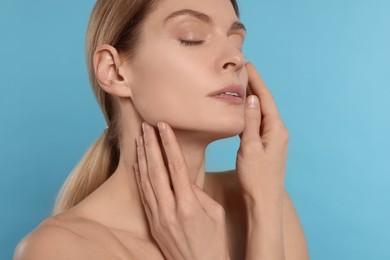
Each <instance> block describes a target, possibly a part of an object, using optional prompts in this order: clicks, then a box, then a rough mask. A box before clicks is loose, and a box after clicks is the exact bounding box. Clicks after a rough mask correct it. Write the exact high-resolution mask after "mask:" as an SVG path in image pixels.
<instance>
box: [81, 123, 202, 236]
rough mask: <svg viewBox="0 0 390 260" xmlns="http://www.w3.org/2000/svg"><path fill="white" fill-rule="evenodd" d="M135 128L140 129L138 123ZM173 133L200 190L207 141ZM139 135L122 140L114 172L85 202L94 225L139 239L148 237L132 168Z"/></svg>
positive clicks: (184, 132) (138, 133)
mask: <svg viewBox="0 0 390 260" xmlns="http://www.w3.org/2000/svg"><path fill="white" fill-rule="evenodd" d="M138 129H141V123H139V128H138ZM173 130H174V132H175V136H176V139H177V141H178V143H179V145H180V147H181V150H182V152H183V155H184V158H185V160H186V164H187V168H188V173H189V177H190V180H191V182H192V183H194V184H196V185H197V186H199V187H200V188H202V189H203V187H204V183H205V169H204V168H205V150H206V147H207V145H208V142H207V141H204V142H202V141H200V139H199V138H197V137H200V135H199V136H197V134H196V133H194V132H191V133H189V132H188V131H183V130H180V131H179V130H175V129H173ZM155 131H156V128H155ZM157 131H158V130H157ZM156 133H158V132H156ZM140 134H141V131H139V132H135V133H132V134H129V135H128V136H126V137H125V138H124V140H123V141H124V142H123V145H122V149H121V155H120V160H119V164H118V167H117V169H116V171H115V172H114V173H113V175H112V176H111V177H110V178H109V179H108V180H107V181H106V182H104V183H103V184H102V185H101V186H100V187H99V188H98V189H97V190H96V191H95V192H94V193H93V194H92V196H90V198H87V199H88V200H87V199H86V200H85V201H89V202H87V203H86V205H88V206H87V208H88V209H89V210H88V213H87V214H88V215H89V216H90V215H93V216H94V217H93V218H94V220H96V221H97V222H99V223H102V224H104V225H106V226H108V227H109V228H111V229H113V230H117V231H118V230H119V231H125V232H127V233H131V234H132V235H136V236H139V237H142V238H151V234H150V229H149V224H148V220H147V216H146V214H145V212H144V206H143V204H142V201H141V198H140V194H139V190H138V187H137V183H136V178H135V174H134V169H133V165H134V163H135V162H136V161H137V157H136V145H135V139H136V137H137V136H138V135H140ZM157 136H158V134H157ZM194 137H195V138H194ZM160 145H161V143H160ZM168 156H169V155H168Z"/></svg>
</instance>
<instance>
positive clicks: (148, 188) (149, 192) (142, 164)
mask: <svg viewBox="0 0 390 260" xmlns="http://www.w3.org/2000/svg"><path fill="white" fill-rule="evenodd" d="M137 145H138V146H137V158H138V166H139V176H140V187H141V188H142V191H143V194H144V198H145V200H146V202H147V204H148V205H149V208H150V211H151V213H152V215H153V216H159V214H158V204H157V199H156V195H155V194H154V191H153V188H152V185H151V184H150V180H149V175H148V169H147V164H146V157H145V156H146V155H145V149H144V142H143V139H142V136H139V137H138V142H137Z"/></svg>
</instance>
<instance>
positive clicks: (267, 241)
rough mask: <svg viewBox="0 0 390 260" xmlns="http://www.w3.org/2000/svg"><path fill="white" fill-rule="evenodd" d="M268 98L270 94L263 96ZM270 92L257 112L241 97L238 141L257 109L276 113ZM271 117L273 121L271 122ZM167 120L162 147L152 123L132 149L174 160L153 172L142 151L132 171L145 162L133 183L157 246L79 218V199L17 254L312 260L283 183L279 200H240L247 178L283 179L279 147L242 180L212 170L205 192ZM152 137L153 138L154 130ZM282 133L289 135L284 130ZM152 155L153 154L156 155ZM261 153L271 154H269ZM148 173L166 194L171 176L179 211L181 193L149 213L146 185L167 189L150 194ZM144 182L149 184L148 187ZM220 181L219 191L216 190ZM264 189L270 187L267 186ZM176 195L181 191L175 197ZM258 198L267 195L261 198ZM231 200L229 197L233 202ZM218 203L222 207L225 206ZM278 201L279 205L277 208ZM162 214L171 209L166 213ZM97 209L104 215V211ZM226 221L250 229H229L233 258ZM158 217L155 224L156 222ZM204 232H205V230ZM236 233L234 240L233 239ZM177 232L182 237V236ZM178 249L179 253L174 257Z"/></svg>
mask: <svg viewBox="0 0 390 260" xmlns="http://www.w3.org/2000/svg"><path fill="white" fill-rule="evenodd" d="M246 66H247V67H248V72H249V75H250V77H249V78H250V84H251V86H252V91H253V92H254V93H263V92H264V91H267V89H266V86H265V84H264V83H263V81H262V80H261V77H260V75H259V74H258V73H255V69H254V67H253V65H252V64H251V63H248V64H247V65H246ZM256 88H257V90H256ZM267 97H268V100H266V99H267ZM271 97H272V96H271V94H270V93H269V92H268V96H267V95H261V96H260V100H261V101H260V104H261V109H262V110H260V109H259V107H257V108H256V107H255V108H254V109H253V108H250V107H249V104H248V102H246V103H247V104H246V118H245V120H246V122H247V127H246V132H245V131H244V132H243V133H242V135H241V140H242V139H244V138H245V136H250V134H251V133H252V134H253V137H254V135H255V133H256V127H259V126H258V123H259V122H260V117H259V116H260V111H261V114H262V118H263V120H262V122H263V123H264V122H266V121H265V118H267V116H268V118H272V116H271V117H270V116H269V115H271V114H272V113H274V112H272V111H276V110H275V108H276V106H275V103H274V101H273V99H272V98H271ZM247 101H249V98H247ZM267 104H268V106H274V108H270V107H268V108H266V107H265V105H267ZM267 111H271V113H270V114H268V115H267V114H266V113H267ZM256 114H257V116H256ZM274 115H275V114H274ZM274 118H275V117H274ZM270 121H271V122H272V120H270ZM264 124H265V123H264ZM166 126H167V130H166V132H164V133H163V134H162V135H161V140H162V143H161V144H160V146H159V145H158V143H157V140H156V139H153V133H156V132H157V131H156V132H155V130H154V128H151V129H150V130H149V131H148V132H147V133H145V136H144V137H143V138H144V139H142V140H145V141H144V142H143V144H144V145H143V146H144V148H138V149H137V150H138V151H146V150H148V151H149V154H150V155H149V164H150V165H153V162H154V163H159V164H160V166H161V165H163V161H162V160H164V159H163V158H161V157H159V156H161V154H162V155H164V154H165V155H166V157H167V159H168V160H169V161H171V163H168V167H167V164H166V163H165V164H164V165H165V166H164V167H166V169H165V170H167V169H169V173H167V172H166V174H161V170H163V169H164V167H162V168H160V169H158V170H157V169H156V170H153V166H152V170H150V171H147V170H146V169H145V168H146V167H147V166H146V165H145V163H146V162H145V159H146V157H147V155H146V153H145V154H144V155H143V156H144V157H143V159H142V153H141V157H140V158H141V160H139V161H138V164H139V165H140V166H139V167H137V166H135V169H137V170H136V171H135V173H139V172H140V170H139V169H140V168H142V170H141V171H142V172H143V173H142V174H136V175H135V176H136V180H137V183H138V184H140V185H141V186H138V189H139V190H140V191H141V192H140V194H141V200H142V203H143V204H142V205H143V207H146V208H144V209H145V211H146V213H147V219H148V224H149V225H150V227H151V230H152V234H151V236H153V237H154V238H155V241H156V243H157V244H158V247H156V244H154V243H149V242H146V241H145V240H143V239H142V240H141V239H138V236H137V235H136V233H133V234H132V235H130V236H124V235H123V232H122V231H120V230H117V229H115V228H110V227H107V226H105V225H102V224H101V223H98V222H96V221H94V220H93V219H92V217H91V216H89V217H88V218H85V215H84V216H83V214H81V213H80V211H82V210H84V209H83V207H82V206H80V205H79V206H76V207H75V208H73V209H72V210H70V211H68V212H67V213H65V214H60V215H57V216H55V217H53V218H49V219H47V220H46V221H44V222H43V223H42V224H41V225H40V226H39V227H38V228H37V229H36V230H35V231H34V232H32V233H31V234H30V235H29V236H27V237H26V238H25V239H24V240H23V241H22V242H21V243H20V244H19V246H18V248H17V250H16V253H15V256H14V259H15V260H21V259H32V260H34V259H43V260H45V259H54V258H55V259H60V260H61V259H97V260H100V259H102V260H103V259H143V258H144V257H148V259H181V257H183V256H186V257H187V256H189V257H190V258H185V259H199V258H196V257H198V255H196V254H197V253H198V254H203V255H202V257H205V258H203V259H209V258H207V257H209V256H210V257H211V255H214V254H218V255H221V259H237V260H238V259H283V254H284V258H285V259H293V260H294V259H299V260H301V259H303V260H304V259H309V256H308V250H307V245H306V240H305V236H304V233H303V230H302V227H301V225H300V222H299V218H298V215H297V213H296V211H295V208H294V205H293V203H292V201H291V198H290V197H289V195H288V193H287V191H286V190H285V189H283V191H282V203H281V204H279V203H275V200H274V199H275V198H278V196H276V194H278V193H277V192H276V191H275V190H273V189H272V190H268V191H270V193H269V194H270V195H267V196H265V197H260V200H258V199H257V198H258V196H257V195H256V194H262V193H256V192H254V193H252V194H253V195H251V196H248V197H247V199H243V200H240V198H241V195H242V194H243V193H242V187H243V185H247V187H252V186H251V185H249V184H253V183H252V181H254V180H257V181H260V179H259V178H263V179H261V181H262V182H268V183H270V184H272V183H280V182H279V181H280V179H281V178H283V177H282V176H283V174H284V167H283V165H280V164H279V163H278V162H280V160H283V156H284V154H283V153H281V154H280V153H279V157H272V156H268V155H265V153H264V154H263V155H262V157H260V158H263V159H262V160H263V162H264V161H265V162H268V164H266V165H262V167H261V168H259V169H260V170H259V171H258V172H257V173H256V172H254V173H256V174H252V172H249V173H248V174H247V175H245V176H246V181H245V179H244V181H243V180H242V179H243V178H242V177H241V179H238V178H237V177H238V176H239V174H242V173H240V172H238V170H239V169H241V168H240V167H237V174H236V172H235V171H228V172H226V173H218V174H212V175H209V179H208V181H207V182H206V184H207V185H205V187H204V189H203V190H202V189H200V188H198V186H196V185H194V184H193V183H191V185H190V182H188V180H189V179H188V175H186V172H185V165H184V164H183V162H184V161H185V160H183V157H182V154H181V153H182V152H181V150H180V146H179V144H178V142H177V140H176V139H175V135H174V134H173V132H172V129H171V128H170V126H169V125H168V124H166ZM251 126H252V127H254V129H255V130H253V129H252V130H250V127H251ZM261 129H267V128H266V126H263V127H261ZM277 129H279V128H277ZM278 131H279V130H278ZM267 133H270V132H267ZM147 134H149V138H148V137H147ZM284 134H286V133H284ZM150 136H151V137H152V138H151V137H150ZM262 136H263V139H266V138H265V137H264V134H263V135H262ZM155 137H157V134H156V135H155ZM285 137H287V136H286V135H285ZM286 139H287V138H286ZM286 139H285V141H286ZM146 140H149V141H146ZM254 140H256V141H257V140H258V139H257V138H255V139H254ZM251 143H255V142H248V143H247V144H251ZM282 144H283V142H280V143H279V144H278V145H282ZM134 145H135V144H134ZM151 145H152V146H153V147H154V148H153V149H150V146H151ZM270 145H272V144H271V143H268V146H270ZM148 146H149V149H148ZM265 146H267V145H265ZM141 147H142V146H141ZM159 147H161V148H162V149H163V150H159V149H161V148H159ZM248 147H250V146H248ZM248 147H247V148H248ZM263 147H264V146H263ZM252 148H253V147H252ZM257 149H259V148H257ZM263 149H264V148H263ZM240 150H242V151H245V150H244V148H243V143H242V142H241V145H240ZM259 150H260V152H262V151H264V150H262V149H259ZM265 150H266V149H265ZM152 151H153V152H152ZM280 151H283V150H280ZM159 153H160V154H159ZM262 153H263V152H262ZM152 154H154V156H153V155H152ZM239 154H240V152H239V153H238V157H237V158H238V160H237V163H238V166H239V165H240V163H242V162H244V160H249V161H251V160H253V158H251V157H248V156H250V154H251V153H248V154H246V156H247V157H244V156H245V155H244V156H243V157H240V156H239ZM156 155H157V156H156ZM280 157H281V158H280ZM152 158H154V159H152ZM264 158H269V159H267V160H266V159H264ZM272 158H273V159H272ZM257 159H259V158H257ZM240 160H241V161H240ZM262 160H260V161H262ZM275 162H276V164H277V165H276V167H275V165H274V163H275ZM150 165H149V167H150ZM252 165H253V162H252ZM254 165H257V163H256V161H255V162H254ZM247 169H250V168H247ZM153 174H154V175H153ZM244 174H245V173H244ZM140 175H142V176H143V181H141V179H142V177H140ZM150 175H153V176H154V177H155V178H156V180H155V181H154V182H153V183H155V184H154V185H155V189H156V190H160V191H161V190H164V191H165V192H167V191H168V194H169V192H171V190H170V189H169V188H168V187H171V184H170V183H169V182H168V176H169V178H170V179H171V182H172V188H174V189H176V190H175V193H172V194H171V204H170V205H171V206H172V205H174V206H176V207H177V208H176V209H179V207H178V206H177V205H178V203H177V202H176V204H175V203H174V202H173V199H176V198H179V199H177V201H182V203H181V205H182V208H181V211H180V210H176V211H174V210H172V209H171V211H169V212H168V211H167V208H165V210H164V208H163V207H162V206H161V205H160V207H161V210H160V208H157V209H156V208H155V209H154V211H153V212H154V213H153V212H152V210H151V209H150V206H148V205H149V204H148V203H145V192H144V190H149V195H148V196H149V197H150V198H152V199H153V196H155V197H154V199H155V202H154V203H155V204H154V205H155V206H154V207H156V205H157V204H156V203H157V199H158V198H160V200H161V198H163V197H161V196H164V195H161V194H159V195H158V196H156V195H153V194H154V193H153V194H152V193H150V192H151V191H153V192H154V190H153V188H152V186H151V185H152V184H151V182H150V178H145V177H149V176H150ZM278 179H279V181H278ZM239 180H240V181H243V182H242V183H243V184H240V182H239ZM157 184H159V185H157ZM180 184H181V185H180ZM148 185H150V186H149V187H148ZM258 185H264V187H267V185H266V184H262V183H258ZM141 187H142V188H141ZM218 187H220V188H221V189H218ZM253 187H254V186H253ZM254 190H256V189H254ZM215 191H218V192H215ZM265 191H267V189H266V188H265ZM176 194H182V195H181V196H176ZM194 194H195V195H196V199H194V196H193V195H194ZM248 194H249V193H248ZM264 194H266V193H264ZM173 197H175V198H173ZM167 198H168V196H167V195H165V197H164V202H167V201H169V199H167ZM188 198H192V202H193V203H187V204H185V203H184V201H185V200H188ZM263 198H264V201H262V200H261V199H263ZM265 198H266V199H265ZM229 201H231V202H232V203H230V205H229ZM215 202H218V203H215ZM241 202H242V203H243V204H246V205H253V206H254V207H253V210H251V207H246V208H245V209H247V214H244V213H245V212H244V210H243V208H242V207H241ZM251 203H252V204H251ZM256 203H257V204H256ZM160 204H161V203H160ZM219 205H222V206H223V209H224V210H223V211H222V210H221V207H220V206H219ZM232 205H233V206H232ZM281 205H282V210H280V209H281V208H280V206H281ZM148 207H149V208H148ZM201 208H202V209H201ZM183 209H184V210H183ZM196 210H197V211H196ZM156 212H157V213H156ZM159 212H164V214H160V215H159ZM176 212H180V213H179V214H177V215H176V216H175V217H176V218H173V217H172V213H176ZM166 213H170V214H171V215H169V214H166ZM183 213H184V214H183ZM222 213H226V214H222ZM281 213H282V214H281ZM100 214H103V213H102V212H101V213H100ZM152 214H154V215H152ZM195 216H196V217H200V218H197V219H196V220H194V221H193V222H191V223H190V224H191V225H189V226H187V225H188V224H189V221H188V220H189V219H192V220H193V217H195ZM223 216H224V217H223ZM248 216H249V217H248ZM280 216H281V217H280ZM233 217H234V218H235V219H236V220H235V221H232V220H231V219H233ZM244 218H246V219H244ZM150 219H153V221H150ZM161 220H162V221H161ZM197 221H199V222H197ZM224 222H225V223H226V224H227V225H226V228H227V230H228V231H229V230H239V231H242V230H243V229H245V228H246V225H247V224H248V227H249V229H248V232H247V233H244V234H245V237H243V236H240V235H238V234H240V233H239V232H235V233H233V232H230V235H228V240H229V241H236V242H235V243H231V242H230V243H229V251H230V254H229V256H228V257H230V258H225V257H226V247H225V246H226V240H225V237H226V235H225V231H224V229H223V228H221V223H224ZM281 222H282V223H281ZM156 223H157V225H155V224H156ZM200 223H202V225H199V224H200ZM178 224H181V225H178ZM185 224H187V225H185ZM203 224H205V225H203ZM233 225H234V226H233ZM156 227H157V228H156ZM194 228H199V230H201V231H198V232H197V233H194V232H192V231H193V229H194ZM235 228H237V229H235ZM281 229H282V230H281ZM163 231H164V232H163ZM202 231H204V232H206V233H203V234H202ZM210 231H213V233H210ZM281 231H282V232H281ZM228 233H229V232H228ZM205 234H206V235H205ZM186 235H187V236H188V235H189V237H186ZM202 235H203V236H202ZM237 236H238V239H237V240H234V239H235V237H237ZM217 237H218V238H217ZM179 238H185V239H183V240H180V239H179ZM199 238H201V241H206V240H207V239H208V238H211V243H212V245H213V246H212V247H210V246H208V247H206V249H207V250H206V251H197V249H198V248H199V247H202V246H204V244H202V243H200V244H196V243H192V242H193V241H194V240H196V239H199ZM271 238H272V239H271ZM281 240H282V241H281ZM207 241H208V240H207ZM242 241H247V243H246V244H242V243H240V242H242ZM197 246H198V247H197ZM239 247H240V248H239ZM245 247H246V248H245ZM160 248H161V251H160ZM211 249H214V250H212V252H211V253H210V250H211ZM260 249H262V250H260ZM130 252H131V253H130ZM236 252H238V253H236ZM244 254H245V256H244ZM178 255H179V256H180V257H179V258H175V257H176V256H178ZM214 259H215V258H214Z"/></svg>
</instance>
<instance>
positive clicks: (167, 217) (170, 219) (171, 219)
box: [160, 210, 176, 230]
mask: <svg viewBox="0 0 390 260" xmlns="http://www.w3.org/2000/svg"><path fill="white" fill-rule="evenodd" d="M175 223H176V218H175V216H174V214H172V213H170V212H169V211H168V210H163V211H161V215H160V225H161V227H162V229H164V230H169V229H171V228H172V227H174V226H175Z"/></svg>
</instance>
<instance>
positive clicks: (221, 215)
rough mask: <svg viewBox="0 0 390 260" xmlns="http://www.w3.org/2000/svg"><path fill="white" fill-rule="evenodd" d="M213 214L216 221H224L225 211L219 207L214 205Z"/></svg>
mask: <svg viewBox="0 0 390 260" xmlns="http://www.w3.org/2000/svg"><path fill="white" fill-rule="evenodd" d="M213 212H214V214H215V217H217V218H218V219H224V218H225V216H226V212H225V209H224V208H223V207H222V206H221V205H215V207H214V209H213Z"/></svg>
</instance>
